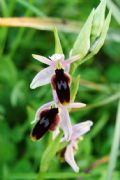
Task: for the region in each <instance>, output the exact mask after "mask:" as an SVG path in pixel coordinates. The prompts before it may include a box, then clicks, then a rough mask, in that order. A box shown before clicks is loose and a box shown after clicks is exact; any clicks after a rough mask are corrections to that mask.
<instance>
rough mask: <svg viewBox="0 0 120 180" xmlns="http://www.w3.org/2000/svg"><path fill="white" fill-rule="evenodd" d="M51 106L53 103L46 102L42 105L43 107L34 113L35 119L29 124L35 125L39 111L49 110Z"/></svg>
mask: <svg viewBox="0 0 120 180" xmlns="http://www.w3.org/2000/svg"><path fill="white" fill-rule="evenodd" d="M52 104H54V101H51V102H48V103H46V104H44V105H43V106H40V108H39V109H38V110H37V111H36V114H35V119H34V120H33V121H32V122H31V124H33V123H35V122H36V121H37V120H38V119H39V115H40V113H41V111H43V110H44V109H46V108H49V107H50V106H51V105H52Z"/></svg>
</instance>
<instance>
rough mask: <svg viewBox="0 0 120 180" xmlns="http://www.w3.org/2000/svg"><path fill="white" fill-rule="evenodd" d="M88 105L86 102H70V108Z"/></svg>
mask: <svg viewBox="0 0 120 180" xmlns="http://www.w3.org/2000/svg"><path fill="white" fill-rule="evenodd" d="M85 106H86V104H84V103H77V102H76V103H70V104H69V106H68V107H69V108H82V107H85Z"/></svg>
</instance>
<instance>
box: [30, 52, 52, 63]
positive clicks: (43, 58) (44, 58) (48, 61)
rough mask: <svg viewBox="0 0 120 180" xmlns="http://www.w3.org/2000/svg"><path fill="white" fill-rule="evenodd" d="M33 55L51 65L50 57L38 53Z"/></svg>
mask: <svg viewBox="0 0 120 180" xmlns="http://www.w3.org/2000/svg"><path fill="white" fill-rule="evenodd" d="M32 57H33V58H35V59H36V60H38V61H40V62H42V63H44V64H47V65H51V61H50V59H48V58H46V57H44V56H40V55H37V54H32Z"/></svg>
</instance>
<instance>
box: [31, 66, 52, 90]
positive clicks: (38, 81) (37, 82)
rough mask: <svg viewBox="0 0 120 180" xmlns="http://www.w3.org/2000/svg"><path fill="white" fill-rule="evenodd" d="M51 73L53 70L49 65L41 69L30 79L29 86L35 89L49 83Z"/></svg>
mask: <svg viewBox="0 0 120 180" xmlns="http://www.w3.org/2000/svg"><path fill="white" fill-rule="evenodd" d="M53 73H54V71H53V69H52V68H51V67H48V68H45V69H43V70H41V71H40V72H39V73H38V74H37V75H36V76H35V77H34V79H33V80H32V82H31V84H30V88H31V89H35V88H37V87H39V86H43V85H45V84H49V83H50V80H51V76H52V74H53Z"/></svg>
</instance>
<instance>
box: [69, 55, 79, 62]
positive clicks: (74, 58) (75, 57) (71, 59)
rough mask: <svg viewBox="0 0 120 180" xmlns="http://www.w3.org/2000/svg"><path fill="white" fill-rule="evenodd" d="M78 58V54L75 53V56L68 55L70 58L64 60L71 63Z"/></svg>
mask: <svg viewBox="0 0 120 180" xmlns="http://www.w3.org/2000/svg"><path fill="white" fill-rule="evenodd" d="M79 58H80V55H76V56H72V57H70V58H69V59H67V60H66V61H67V63H69V64H71V63H73V62H75V61H77V60H79Z"/></svg>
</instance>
